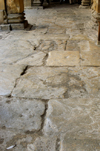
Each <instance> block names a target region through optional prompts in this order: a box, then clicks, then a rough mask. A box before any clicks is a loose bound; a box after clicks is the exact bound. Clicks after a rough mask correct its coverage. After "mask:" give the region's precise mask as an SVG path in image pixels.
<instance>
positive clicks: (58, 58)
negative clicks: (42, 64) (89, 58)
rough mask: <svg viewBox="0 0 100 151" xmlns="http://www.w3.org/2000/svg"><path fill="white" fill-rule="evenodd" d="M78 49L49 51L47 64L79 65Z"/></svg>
mask: <svg viewBox="0 0 100 151" xmlns="http://www.w3.org/2000/svg"><path fill="white" fill-rule="evenodd" d="M79 58H80V56H79V52H78V51H73V52H71V51H52V52H49V57H48V59H47V63H46V65H47V66H77V65H79Z"/></svg>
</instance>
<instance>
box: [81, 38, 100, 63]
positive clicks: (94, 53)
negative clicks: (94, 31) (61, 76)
mask: <svg viewBox="0 0 100 151" xmlns="http://www.w3.org/2000/svg"><path fill="white" fill-rule="evenodd" d="M80 57H81V65H82V66H100V46H97V45H96V44H94V43H93V42H92V41H90V42H89V41H82V42H80Z"/></svg>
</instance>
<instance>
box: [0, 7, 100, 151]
mask: <svg viewBox="0 0 100 151" xmlns="http://www.w3.org/2000/svg"><path fill="white" fill-rule="evenodd" d="M26 16H27V19H28V21H29V23H30V24H32V25H33V27H32V29H31V30H30V31H11V32H0V151H6V148H8V147H10V146H12V145H15V147H14V148H13V149H11V150H13V151H100V47H99V46H97V45H96V41H97V32H96V31H95V30H91V21H90V19H91V11H90V10H89V9H79V8H78V5H61V6H58V7H51V8H48V9H44V10H42V9H39V10H35V9H34V10H33V9H30V10H26Z"/></svg>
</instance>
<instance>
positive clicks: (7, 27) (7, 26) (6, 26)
mask: <svg viewBox="0 0 100 151" xmlns="http://www.w3.org/2000/svg"><path fill="white" fill-rule="evenodd" d="M10 29H11V26H10V24H3V25H0V30H1V31H10Z"/></svg>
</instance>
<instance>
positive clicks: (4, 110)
mask: <svg viewBox="0 0 100 151" xmlns="http://www.w3.org/2000/svg"><path fill="white" fill-rule="evenodd" d="M44 111H45V103H44V102H42V101H40V100H38V101H37V100H34V99H33V100H29V99H18V98H11V99H10V98H3V97H0V119H1V120H0V127H1V128H3V127H5V129H6V128H9V129H12V130H17V131H19V133H20V131H22V132H28V131H29V132H31V133H32V132H34V131H38V130H40V129H41V125H42V119H41V116H42V115H43V114H44Z"/></svg>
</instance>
